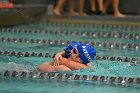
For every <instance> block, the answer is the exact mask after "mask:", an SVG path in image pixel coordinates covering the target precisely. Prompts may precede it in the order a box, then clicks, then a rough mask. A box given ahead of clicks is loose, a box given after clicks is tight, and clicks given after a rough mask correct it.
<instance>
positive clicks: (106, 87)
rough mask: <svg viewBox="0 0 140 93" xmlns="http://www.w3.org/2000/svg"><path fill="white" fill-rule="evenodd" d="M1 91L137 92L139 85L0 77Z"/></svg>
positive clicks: (37, 92) (139, 88) (63, 92)
mask: <svg viewBox="0 0 140 93" xmlns="http://www.w3.org/2000/svg"><path fill="white" fill-rule="evenodd" d="M0 87H1V88H0V92H1V93H118V92H121V93H124V92H126V91H127V93H139V90H140V86H137V85H133V86H132V85H119V84H103V83H96V82H84V81H62V80H34V79H33V80H29V79H6V78H5V79H1V80H0Z"/></svg>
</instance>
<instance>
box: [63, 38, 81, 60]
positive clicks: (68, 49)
mask: <svg viewBox="0 0 140 93" xmlns="http://www.w3.org/2000/svg"><path fill="white" fill-rule="evenodd" d="M78 45H80V43H79V42H75V41H73V42H71V43H69V44H68V45H67V46H66V48H65V57H66V58H69V57H70V56H71V50H72V49H74V48H76V47H77V46H78Z"/></svg>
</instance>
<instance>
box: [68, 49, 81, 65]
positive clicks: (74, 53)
mask: <svg viewBox="0 0 140 93" xmlns="http://www.w3.org/2000/svg"><path fill="white" fill-rule="evenodd" d="M69 59H70V60H72V61H76V62H80V63H82V61H81V59H80V58H79V53H78V50H77V48H74V49H73V50H71V56H70V58H69Z"/></svg>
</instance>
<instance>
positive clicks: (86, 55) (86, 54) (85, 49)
mask: <svg viewBox="0 0 140 93" xmlns="http://www.w3.org/2000/svg"><path fill="white" fill-rule="evenodd" d="M77 50H78V53H79V57H80V59H81V60H82V62H83V64H87V63H89V62H90V61H91V60H93V59H94V57H95V55H96V49H95V48H93V47H92V46H90V45H89V44H80V45H78V46H77Z"/></svg>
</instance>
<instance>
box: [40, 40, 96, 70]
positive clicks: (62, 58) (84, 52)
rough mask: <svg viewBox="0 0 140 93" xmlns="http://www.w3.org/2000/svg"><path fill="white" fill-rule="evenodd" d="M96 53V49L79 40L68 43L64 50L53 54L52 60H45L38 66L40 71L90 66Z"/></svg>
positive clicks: (76, 68)
mask: <svg viewBox="0 0 140 93" xmlns="http://www.w3.org/2000/svg"><path fill="white" fill-rule="evenodd" d="M95 55H96V49H95V48H93V47H92V46H91V45H89V44H81V43H79V42H71V43H69V44H68V45H67V46H66V48H65V50H64V51H62V52H59V53H57V54H56V55H55V57H54V61H53V62H50V63H48V62H45V63H43V64H41V65H40V66H39V71H41V72H53V71H71V70H80V69H83V68H92V67H93V66H92V64H91V63H90V61H91V60H93V59H94V57H95Z"/></svg>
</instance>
